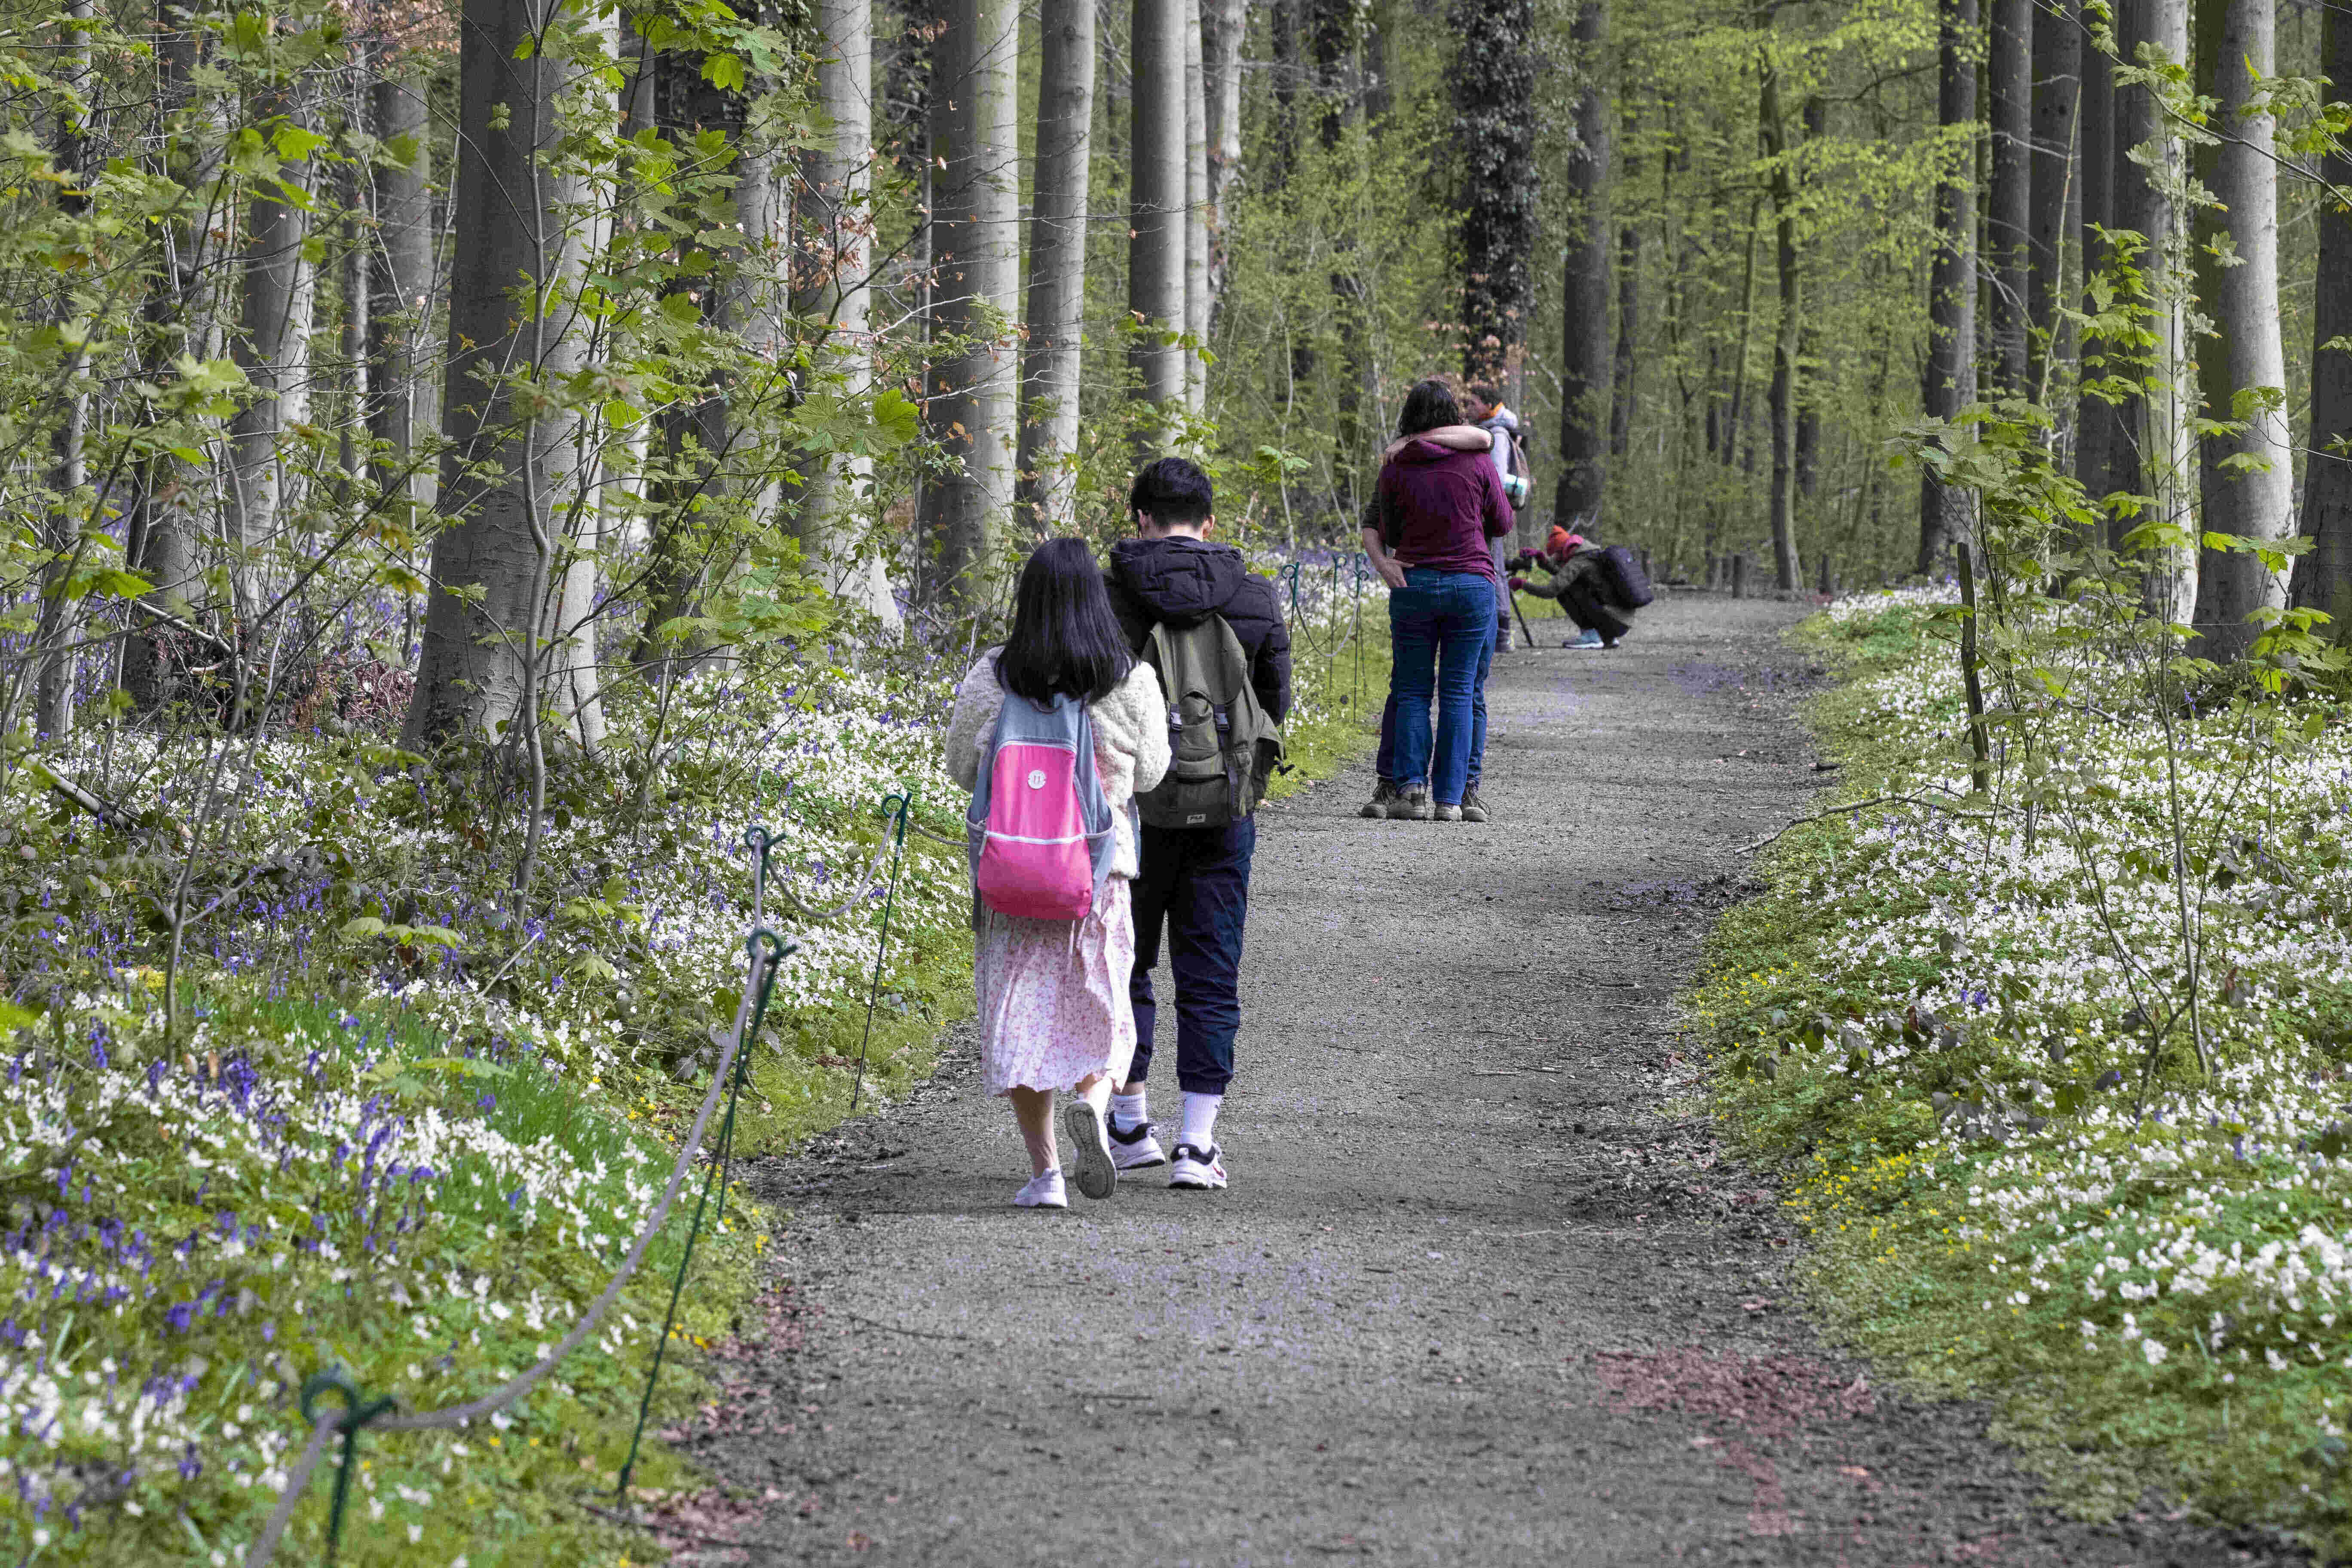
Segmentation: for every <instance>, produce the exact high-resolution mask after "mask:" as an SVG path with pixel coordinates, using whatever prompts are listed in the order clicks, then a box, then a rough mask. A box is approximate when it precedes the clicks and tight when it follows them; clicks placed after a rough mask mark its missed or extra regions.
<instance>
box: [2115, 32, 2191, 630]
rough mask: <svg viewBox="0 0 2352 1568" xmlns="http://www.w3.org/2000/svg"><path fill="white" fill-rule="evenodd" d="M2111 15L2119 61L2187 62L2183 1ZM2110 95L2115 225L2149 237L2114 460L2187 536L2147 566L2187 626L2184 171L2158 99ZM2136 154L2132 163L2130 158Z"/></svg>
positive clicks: (2132, 91) (2135, 91) (2139, 92)
mask: <svg viewBox="0 0 2352 1568" xmlns="http://www.w3.org/2000/svg"><path fill="white" fill-rule="evenodd" d="M2116 15H2117V21H2118V26H2117V29H2116V34H2117V38H2118V40H2119V42H2120V43H2121V45H2122V48H2123V53H2124V58H2126V59H2128V60H2134V61H2137V62H2140V63H2142V64H2149V63H2159V64H2160V63H2164V62H2170V63H2171V64H2173V65H2176V66H2178V65H2179V64H2181V63H2182V62H2184V61H2186V60H2187V59H2188V58H2189V0H2121V4H2120V5H2118V6H2117V8H2116ZM2116 110H2117V113H2116V160H2117V161H2116V218H2117V220H2118V226H2120V227H2123V228H2126V229H2129V230H2131V231H2133V232H2134V233H2137V234H2138V235H2140V236H2141V237H2143V238H2145V239H2146V240H2147V249H2146V250H2144V251H2143V252H2142V253H2141V255H2140V273H2141V276H2142V278H2143V279H2145V287H2146V289H2147V303H2148V306H2149V309H2150V312H2151V313H2150V315H2149V316H2148V319H2147V323H2146V331H2147V337H2148V339H2149V342H2148V346H2147V350H2146V351H2145V352H2146V356H2147V365H2146V369H2145V371H2144V373H2143V374H2144V375H2145V377H2146V380H2147V388H2146V390H2145V392H2144V393H2142V394H2141V395H2137V396H2135V397H2133V398H2132V399H2130V400H2129V402H2128V403H2127V404H2126V406H2125V409H2124V420H2123V422H2124V427H2125V429H2126V431H2127V432H2128V433H2129V435H2130V437H2132V438H2131V439H2129V440H2127V441H2126V443H2125V444H2124V445H2123V446H2122V447H2119V448H2118V458H2119V464H2118V466H2119V467H2123V466H2125V465H2128V466H2129V473H2128V477H2127V478H2126V477H2125V476H2123V475H2119V476H2118V478H2119V479H2120V480H2121V481H2122V483H2123V484H2124V487H2125V488H2126V489H2131V490H2133V491H2135V492H2137V493H2138V494H2141V495H2145V496H2147V497H2148V498H2149V500H2150V505H2149V508H2148V510H2147V511H2146V512H2144V513H2143V514H2142V515H2141V519H2140V521H2141V522H2143V523H2147V522H2156V523H2168V524H2170V525H2172V526H2174V527H2176V528H2179V529H2180V530H2182V531H2185V532H2186V533H2187V534H2188V537H2189V540H2190V541H2191V542H2190V543H2188V544H2184V545H2172V546H2160V547H2158V549H2157V550H2156V551H2154V552H2152V553H2151V554H2150V555H2149V556H2148V557H2147V561H2146V563H2145V564H2146V568H2147V608H2148V612H2149V613H2150V614H2151V615H2155V616H2161V617H2162V618H2164V619H2165V620H2168V621H2173V622H2187V621H2188V620H2189V619H2190V618H2191V617H2192V616H2194V615H2195V613H2196V605H2197V547H2196V545H2195V543H2194V542H2193V541H2194V540H2195V538H2196V518H2195V514H2194V501H2195V497H2196V483H2197V480H2196V473H2195V468H2194V465H2195V462H2196V451H2195V445H2194V437H2192V435H2191V434H2190V430H2189V412H2190V408H2191V404H2190V401H2189V399H2190V395H2191V392H2192V390H2193V389H2192V388H2191V386H2190V384H2189V377H2190V376H2191V374H2193V367H2192V366H2191V365H2190V364H2189V363H2188V359H2187V354H2186V353H2185V352H2184V342H2183V325H2184V324H2183V320H2182V318H2183V307H2184V305H2185V302H2186V301H2185V300H2184V298H2183V295H2184V293H2185V290H2186V286H2187V284H2188V281H2189V279H2188V278H2187V258H2186V257H2185V255H2184V254H2183V252H2184V250H2185V248H2186V247H2185V246H2184V244H2183V239H2184V236H2183V234H2182V225H2181V215H2180V212H2179V208H2178V206H2177V205H2175V202H2174V199H2173V195H2172V192H2173V190H2174V189H2175V188H2176V187H2177V186H2178V185H2179V182H2180V178H2181V176H2182V174H2185V173H2186V170H2185V169H2184V168H2183V166H2182V158H2181V145H2180V138H2179V135H2178V134H2177V133H2176V132H2174V130H2173V128H2172V126H2171V124H2170V123H2169V121H2167V120H2166V118H2165V114H2164V110H2163V107H2162V105H2161V104H2159V103H2158V100H2157V99H2156V97H2155V95H2154V94H2153V93H2151V92H2150V91H2149V90H2148V89H2147V88H2146V87H2144V86H2138V85H2134V86H2131V87H2128V88H2126V87H2121V86H2118V87H2117V88H2116ZM2133 153H2138V155H2139V156H2138V160H2137V161H2134V160H2133V159H2132V158H2131V154H2133Z"/></svg>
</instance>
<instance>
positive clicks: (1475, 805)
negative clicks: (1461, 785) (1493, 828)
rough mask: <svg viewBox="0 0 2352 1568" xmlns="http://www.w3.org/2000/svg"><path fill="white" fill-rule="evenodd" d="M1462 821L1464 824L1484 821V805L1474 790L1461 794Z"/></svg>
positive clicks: (1466, 790)
mask: <svg viewBox="0 0 2352 1568" xmlns="http://www.w3.org/2000/svg"><path fill="white" fill-rule="evenodd" d="M1462 820H1463V821H1465V822H1484V821H1486V802H1485V801H1483V800H1480V799H1479V798H1478V792H1477V791H1476V790H1475V789H1465V790H1464V791H1463V792H1462Z"/></svg>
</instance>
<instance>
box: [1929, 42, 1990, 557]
mask: <svg viewBox="0 0 2352 1568" xmlns="http://www.w3.org/2000/svg"><path fill="white" fill-rule="evenodd" d="M1936 15H1937V57H1936V83H1937V85H1936V121H1937V124H1939V125H1940V126H1942V127H1943V130H1944V134H1945V135H1946V136H1947V137H1951V136H1955V135H1957V136H1958V137H1960V138H1962V139H1963V140H1962V145H1961V146H1960V147H1958V148H1952V147H1949V146H1948V147H1947V149H1946V152H1947V155H1948V157H1949V159H1950V167H1949V168H1948V172H1947V173H1946V174H1945V175H1944V178H1943V179H1942V180H1941V181H1940V182H1938V184H1937V187H1936V256H1935V260H1934V262H1933V263H1932V265H1931V266H1930V268H1929V271H1928V278H1927V368H1926V370H1925V372H1924V373H1923V374H1921V376H1920V386H1919V401H1920V403H1921V405H1923V406H1924V407H1925V409H1926V411H1927V413H1928V414H1929V415H1931V416H1935V417H1937V418H1939V419H1949V418H1951V417H1952V416H1954V415H1956V414H1958V412H1959V411H1960V410H1961V409H1962V408H1963V407H1965V406H1967V405H1969V404H1970V403H1973V402H1974V401H1976V395H1977V372H1976V338H1977V322H1976V317H1977V285H1976V248H1977V213H1976V206H1977V200H1976V174H1977V171H1976V158H1975V155H1974V152H1973V148H1974V145H1975V132H1976V127H1977V69H1976V40H1977V0H1937V6H1936ZM1968 521H1969V520H1968V504H1967V500H1966V499H1965V498H1964V497H1963V496H1962V495H1961V494H1960V493H1959V492H1958V491H1957V490H1947V489H1945V488H1944V487H1943V486H1941V485H1939V484H1937V482H1936V481H1935V480H1934V479H1932V478H1924V479H1921V480H1920V481H1919V558H1918V563H1917V570H1918V571H1919V573H1920V574H1922V575H1923V576H1924V575H1927V574H1932V573H1934V572H1936V571H1937V569H1939V568H1940V567H1942V566H1943V565H1944V564H1945V563H1947V562H1948V560H1949V559H1950V556H1951V552H1952V547H1953V545H1954V544H1955V543H1957V542H1959V541H1960V540H1962V539H1963V538H1965V537H1966V536H1967V531H1968Z"/></svg>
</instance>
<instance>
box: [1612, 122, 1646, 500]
mask: <svg viewBox="0 0 2352 1568" xmlns="http://www.w3.org/2000/svg"><path fill="white" fill-rule="evenodd" d="M1632 174H1633V161H1632V160H1631V159H1627V160H1626V161H1625V163H1624V166H1623V169H1622V176H1623V177H1630V176H1631V175H1632ZM1641 331H1642V229H1641V226H1640V225H1638V224H1635V223H1632V222H1626V223H1621V224H1619V225H1618V226H1617V344H1616V350H1615V353H1614V354H1613V356H1612V360H1611V364H1610V373H1609V456H1610V457H1611V458H1612V459H1615V458H1623V457H1624V456H1625V455H1626V453H1627V452H1628V451H1630V450H1631V449H1632V447H1633V399H1634V396H1635V395H1636V389H1635V376H1636V370H1635V366H1634V361H1633V354H1634V351H1635V348H1636V346H1637V345H1638V344H1639V342H1640V341H1641Z"/></svg>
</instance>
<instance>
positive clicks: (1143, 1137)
mask: <svg viewBox="0 0 2352 1568" xmlns="http://www.w3.org/2000/svg"><path fill="white" fill-rule="evenodd" d="M1110 1163H1112V1164H1114V1165H1117V1166H1118V1168H1119V1169H1120V1170H1122V1171H1140V1170H1142V1169H1144V1168H1145V1167H1146V1166H1148V1165H1164V1164H1166V1163H1168V1155H1167V1152H1165V1151H1164V1150H1162V1149H1161V1148H1160V1140H1159V1139H1157V1138H1154V1137H1153V1136H1152V1135H1151V1123H1150V1122H1149V1121H1139V1122H1137V1123H1136V1124H1135V1125H1134V1126H1132V1127H1130V1128H1129V1129H1128V1130H1127V1131H1124V1132H1121V1131H1119V1130H1118V1121H1112V1122H1111V1124H1110Z"/></svg>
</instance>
